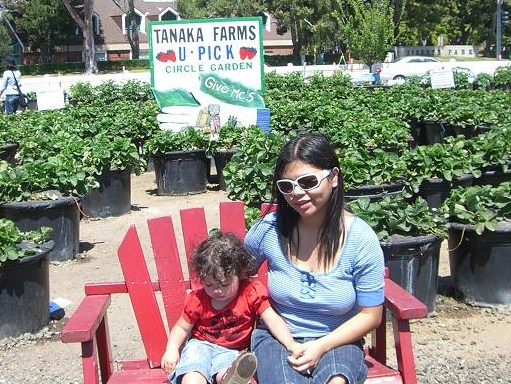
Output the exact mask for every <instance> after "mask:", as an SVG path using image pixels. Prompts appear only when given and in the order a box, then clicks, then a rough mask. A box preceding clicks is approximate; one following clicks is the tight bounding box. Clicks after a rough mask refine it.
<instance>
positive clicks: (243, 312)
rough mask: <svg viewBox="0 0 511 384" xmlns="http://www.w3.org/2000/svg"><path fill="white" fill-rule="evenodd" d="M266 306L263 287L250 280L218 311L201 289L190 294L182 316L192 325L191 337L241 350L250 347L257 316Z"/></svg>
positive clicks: (268, 303) (258, 282) (265, 292)
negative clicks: (236, 295) (235, 296)
mask: <svg viewBox="0 0 511 384" xmlns="http://www.w3.org/2000/svg"><path fill="white" fill-rule="evenodd" d="M269 306H270V302H269V300H268V291H267V289H266V287H265V286H264V285H263V284H262V283H261V282H260V281H258V280H253V281H248V282H244V283H242V284H240V287H239V290H238V297H237V298H235V299H234V300H233V301H231V302H230V303H229V304H228V305H226V306H225V307H223V308H222V309H219V310H217V309H215V308H213V307H212V306H211V297H209V296H208V295H207V294H206V292H205V291H204V289H199V290H196V291H192V292H190V294H189V295H188V296H187V297H186V300H185V306H184V309H183V313H182V316H183V318H184V319H185V320H186V321H188V322H189V323H190V324H195V325H194V327H193V329H192V335H191V337H192V338H195V339H199V340H205V341H209V342H211V343H214V344H217V345H221V346H223V347H226V348H231V349H237V350H242V349H245V348H248V346H249V343H250V335H251V333H252V330H253V329H254V326H255V321H256V317H257V316H259V315H261V314H262V313H263V312H264V311H265V310H266V309H268V307H269Z"/></svg>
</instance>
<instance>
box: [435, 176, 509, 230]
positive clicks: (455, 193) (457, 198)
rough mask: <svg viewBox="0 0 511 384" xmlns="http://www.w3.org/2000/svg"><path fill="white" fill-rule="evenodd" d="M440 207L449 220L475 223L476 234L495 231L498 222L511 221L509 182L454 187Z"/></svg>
mask: <svg viewBox="0 0 511 384" xmlns="http://www.w3.org/2000/svg"><path fill="white" fill-rule="evenodd" d="M441 210H442V213H443V215H444V217H445V218H446V219H447V220H448V221H449V222H456V223H460V224H471V225H474V226H475V228H476V232H477V233H478V234H482V233H483V232H484V231H485V230H489V231H494V230H495V229H496V228H497V226H498V224H499V223H501V222H511V182H506V183H502V184H500V185H499V186H491V185H483V186H472V187H466V188H461V187H460V188H456V189H454V190H452V191H451V195H450V196H449V197H448V198H447V199H446V200H445V201H444V203H443V205H442V208H441Z"/></svg>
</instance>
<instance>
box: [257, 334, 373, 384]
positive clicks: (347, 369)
mask: <svg viewBox="0 0 511 384" xmlns="http://www.w3.org/2000/svg"><path fill="white" fill-rule="evenodd" d="M295 340H296V341H298V342H305V341H309V340H313V339H295ZM251 349H252V352H254V354H255V355H256V357H257V360H258V366H257V379H258V382H259V384H284V383H285V384H325V383H327V382H328V381H329V380H330V379H331V378H332V377H333V376H342V377H344V378H346V379H347V381H348V383H349V384H360V383H363V382H364V381H365V379H366V376H367V366H366V365H365V363H364V351H363V348H362V343H361V342H358V343H353V344H346V345H342V346H339V347H337V348H334V349H332V350H330V351H328V352H327V353H325V354H324V355H323V356H322V357H321V359H320V360H319V362H318V365H317V366H316V367H314V369H313V370H312V371H311V372H310V373H300V372H297V371H295V370H294V369H293V368H292V367H291V366H290V365H289V363H288V361H287V357H288V355H289V352H288V351H287V350H286V349H285V348H284V347H283V346H282V344H280V343H279V342H278V341H277V340H276V339H275V338H273V336H272V335H271V334H270V333H269V332H268V330H266V329H264V328H258V329H255V330H254V332H253V333H252V342H251Z"/></svg>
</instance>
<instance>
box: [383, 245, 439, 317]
mask: <svg viewBox="0 0 511 384" xmlns="http://www.w3.org/2000/svg"><path fill="white" fill-rule="evenodd" d="M441 243H442V239H441V238H440V237H439V236H436V235H430V236H418V237H403V236H392V237H390V238H389V239H387V240H385V241H381V242H380V245H381V248H382V250H383V254H384V256H385V266H386V267H388V268H389V277H390V278H391V280H393V281H394V282H396V283H397V284H399V285H400V286H401V287H403V288H404V289H406V290H407V291H408V292H409V293H411V294H412V295H413V296H415V297H416V298H417V299H419V300H420V301H422V302H423V303H424V304H426V306H427V307H428V313H429V314H430V315H431V314H433V313H434V312H435V298H436V294H437V290H438V264H439V260H440V245H441Z"/></svg>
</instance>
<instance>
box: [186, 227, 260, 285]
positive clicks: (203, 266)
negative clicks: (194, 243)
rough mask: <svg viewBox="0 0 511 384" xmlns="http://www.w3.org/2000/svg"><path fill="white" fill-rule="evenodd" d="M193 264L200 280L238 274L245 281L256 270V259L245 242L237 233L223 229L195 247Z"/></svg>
mask: <svg viewBox="0 0 511 384" xmlns="http://www.w3.org/2000/svg"><path fill="white" fill-rule="evenodd" d="M192 265H193V269H194V270H195V273H196V274H197V277H198V278H199V279H200V280H203V279H205V278H206V277H212V278H214V279H215V280H221V279H222V278H232V277H234V276H238V277H239V279H240V281H244V280H247V279H248V278H249V277H250V276H251V275H252V274H253V273H254V271H255V264H254V259H253V258H252V256H251V255H250V253H249V252H248V251H247V250H246V249H245V247H244V246H243V242H242V241H241V240H240V239H239V238H238V237H237V236H236V235H234V234H232V233H224V232H221V231H215V232H214V233H213V234H212V235H211V236H210V237H209V238H208V239H206V240H204V241H203V242H202V243H201V244H200V245H199V246H198V247H197V248H196V249H195V252H194V254H193V258H192Z"/></svg>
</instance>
